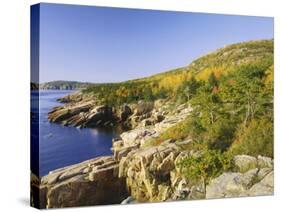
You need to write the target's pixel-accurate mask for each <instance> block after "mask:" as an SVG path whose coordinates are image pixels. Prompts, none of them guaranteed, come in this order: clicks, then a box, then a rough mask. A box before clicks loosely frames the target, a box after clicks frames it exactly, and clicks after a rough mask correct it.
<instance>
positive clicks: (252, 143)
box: [230, 118, 273, 157]
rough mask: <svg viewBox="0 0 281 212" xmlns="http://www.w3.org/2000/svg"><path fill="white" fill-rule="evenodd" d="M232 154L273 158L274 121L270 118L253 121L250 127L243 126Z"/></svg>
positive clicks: (233, 146) (238, 133) (233, 145)
mask: <svg viewBox="0 0 281 212" xmlns="http://www.w3.org/2000/svg"><path fill="white" fill-rule="evenodd" d="M230 152H231V153H232V154H234V155H237V154H247V155H252V156H258V155H263V156H268V157H273V121H272V120H270V119H268V118H262V119H253V120H252V121H251V122H250V123H249V125H248V126H246V127H245V126H241V127H240V129H238V131H237V136H236V139H235V141H234V143H233V144H232V146H231V148H230Z"/></svg>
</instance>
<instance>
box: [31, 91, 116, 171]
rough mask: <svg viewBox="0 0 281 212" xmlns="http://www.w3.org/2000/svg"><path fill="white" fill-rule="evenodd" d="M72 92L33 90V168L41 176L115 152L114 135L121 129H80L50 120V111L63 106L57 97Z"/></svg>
mask: <svg viewBox="0 0 281 212" xmlns="http://www.w3.org/2000/svg"><path fill="white" fill-rule="evenodd" d="M71 92H73V91H65V90H40V91H32V93H31V102H32V104H31V112H32V114H31V154H33V156H32V157H31V158H32V161H31V169H32V171H33V172H35V173H38V174H39V175H40V176H44V175H46V174H48V173H49V172H50V171H52V170H54V169H57V168H61V167H64V166H68V165H72V164H75V163H79V162H82V161H84V160H87V159H90V158H93V157H97V156H103V155H111V154H112V152H111V150H110V148H111V147H112V138H114V137H117V136H118V131H117V130H115V129H112V128H108V129H89V128H87V129H77V128H75V127H70V126H61V125H59V124H56V123H50V122H49V121H48V112H49V111H50V110H51V109H52V108H53V107H55V106H58V105H61V103H59V102H57V101H56V100H57V98H59V97H62V96H65V95H67V94H69V93H71ZM38 101H39V104H38ZM38 136H39V137H38ZM38 150H39V153H38ZM35 155H39V158H36V156H35ZM37 162H39V164H38V163H37ZM38 169H39V170H38Z"/></svg>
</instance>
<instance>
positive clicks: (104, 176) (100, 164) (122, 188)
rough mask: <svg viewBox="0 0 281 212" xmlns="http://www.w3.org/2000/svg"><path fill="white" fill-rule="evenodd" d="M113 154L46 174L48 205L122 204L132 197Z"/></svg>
mask: <svg viewBox="0 0 281 212" xmlns="http://www.w3.org/2000/svg"><path fill="white" fill-rule="evenodd" d="M118 170H119V165H118V162H116V161H115V160H114V159H113V158H112V157H111V156H108V157H100V158H95V159H92V160H88V161H84V162H82V163H79V164H75V165H72V166H69V167H65V168H62V169H58V170H55V171H53V172H50V174H48V175H46V176H44V177H43V178H42V180H41V186H40V189H41V190H42V191H43V190H44V191H45V196H44V199H45V200H46V201H45V202H46V205H45V207H46V208H60V207H73V206H86V205H101V204H119V203H121V201H122V200H123V199H125V198H126V197H127V196H128V193H127V190H126V180H125V178H122V177H121V178H119V177H118Z"/></svg>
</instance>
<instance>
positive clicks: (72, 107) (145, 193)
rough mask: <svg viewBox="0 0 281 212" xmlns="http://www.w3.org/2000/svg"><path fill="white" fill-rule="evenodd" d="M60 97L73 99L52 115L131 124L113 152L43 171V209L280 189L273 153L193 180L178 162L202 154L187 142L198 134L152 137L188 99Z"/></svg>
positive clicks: (77, 121)
mask: <svg viewBox="0 0 281 212" xmlns="http://www.w3.org/2000/svg"><path fill="white" fill-rule="evenodd" d="M59 101H61V102H63V103H65V105H64V106H60V107H56V108H54V109H53V110H52V111H51V112H50V113H49V120H50V121H52V122H56V123H60V124H63V125H71V126H75V127H79V128H80V127H97V126H113V125H116V124H122V125H126V126H127V127H129V128H130V129H131V130H129V131H125V132H123V133H122V134H121V135H120V138H116V139H113V141H112V152H113V155H112V156H104V157H98V158H94V159H91V160H88V161H84V162H82V163H78V164H75V165H72V166H69V167H64V168H61V169H58V170H55V171H52V172H50V173H49V174H48V175H46V176H44V177H42V178H41V179H40V186H39V187H40V188H39V190H40V192H39V193H40V202H41V206H40V207H41V208H57V207H68V206H84V205H101V204H120V203H122V204H129V203H135V202H159V201H170V200H189V199H212V198H223V197H240V196H257V195H272V194H273V191H274V186H273V179H274V170H273V159H271V158H268V157H262V156H258V157H252V156H248V155H237V156H235V157H234V158H233V163H234V165H235V169H234V170H233V171H231V172H224V173H223V174H221V175H220V176H218V177H216V178H214V179H212V180H211V181H210V182H208V183H207V182H205V181H204V180H201V181H198V182H196V183H190V182H189V179H187V178H186V177H185V176H184V175H183V174H182V173H181V172H180V170H179V168H178V166H177V164H178V161H179V160H181V159H183V158H188V157H191V156H192V157H194V156H196V155H199V154H200V151H195V150H192V149H191V150H190V149H189V148H186V147H187V146H189V145H190V144H192V142H193V141H192V140H191V139H187V140H183V141H177V140H173V139H168V140H166V141H164V142H162V143H161V144H160V145H157V146H153V145H147V143H148V142H149V141H150V139H151V138H155V137H158V136H159V135H160V134H161V133H162V132H164V131H165V130H167V129H168V128H170V127H172V126H174V125H175V124H177V123H179V122H181V121H182V120H184V119H185V118H186V117H187V116H188V115H189V114H190V112H191V111H192V108H191V107H190V106H189V105H187V104H183V105H176V106H175V105H172V106H171V104H172V103H169V102H168V101H165V100H157V101H155V102H153V103H151V102H150V103H147V102H139V103H138V104H131V105H123V106H121V107H118V108H114V107H109V106H106V105H98V104H97V101H96V100H95V99H94V97H92V96H86V95H82V94H81V93H75V94H72V95H69V96H66V97H64V98H61V99H59ZM171 108H172V109H171Z"/></svg>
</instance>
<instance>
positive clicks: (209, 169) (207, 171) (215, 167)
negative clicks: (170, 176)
mask: <svg viewBox="0 0 281 212" xmlns="http://www.w3.org/2000/svg"><path fill="white" fill-rule="evenodd" d="M231 161H232V160H231V158H230V156H229V155H228V154H222V153H221V152H220V151H217V150H205V151H203V152H202V153H201V154H199V155H195V156H192V157H187V158H184V159H182V160H181V161H179V163H178V164H177V166H178V167H179V168H180V171H181V173H182V174H183V175H184V176H185V177H186V178H187V179H188V180H189V181H190V183H196V182H198V181H199V180H202V179H203V180H204V181H205V182H206V183H207V182H209V180H210V179H212V178H215V177H217V176H219V175H220V174H222V173H223V171H226V170H229V169H230V168H232V162H231Z"/></svg>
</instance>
